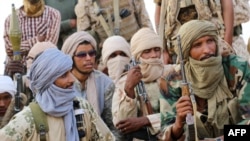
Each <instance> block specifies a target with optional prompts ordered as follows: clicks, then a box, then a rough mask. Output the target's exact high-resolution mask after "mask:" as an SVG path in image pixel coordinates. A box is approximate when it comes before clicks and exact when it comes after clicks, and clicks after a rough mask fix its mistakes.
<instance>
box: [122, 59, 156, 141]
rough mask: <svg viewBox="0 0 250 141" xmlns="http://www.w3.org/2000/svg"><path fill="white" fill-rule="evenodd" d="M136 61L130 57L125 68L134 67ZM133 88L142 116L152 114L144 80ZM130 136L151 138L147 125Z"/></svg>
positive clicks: (144, 138)
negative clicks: (129, 61) (128, 63)
mask: <svg viewBox="0 0 250 141" xmlns="http://www.w3.org/2000/svg"><path fill="white" fill-rule="evenodd" d="M138 63H139V62H136V61H135V59H134V57H132V59H131V63H130V65H127V66H126V69H127V70H129V69H130V67H134V66H136V65H138ZM135 89H136V93H137V95H138V97H137V98H138V101H139V103H140V109H141V114H142V116H147V115H150V114H153V108H152V105H151V103H150V101H149V99H148V96H147V92H146V89H145V85H144V82H143V81H141V80H140V82H139V83H138V84H137V85H136V87H135ZM144 129H145V130H144ZM131 136H133V137H135V138H137V139H143V140H151V138H153V136H152V135H151V133H150V131H149V129H148V127H146V128H143V129H140V130H138V131H135V132H134V133H133V134H132V135H131Z"/></svg>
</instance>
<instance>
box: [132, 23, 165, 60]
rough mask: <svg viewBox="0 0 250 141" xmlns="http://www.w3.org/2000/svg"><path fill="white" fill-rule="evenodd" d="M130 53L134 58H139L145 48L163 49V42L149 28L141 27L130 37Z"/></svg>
mask: <svg viewBox="0 0 250 141" xmlns="http://www.w3.org/2000/svg"><path fill="white" fill-rule="evenodd" d="M130 44H131V48H130V50H131V53H132V56H133V57H135V59H136V60H139V58H140V55H141V53H142V52H143V51H144V50H146V49H151V48H154V47H160V48H161V49H162V50H163V44H162V41H161V39H160V36H159V35H157V34H156V33H155V32H154V31H153V30H152V29H150V28H146V27H145V28H141V29H140V30H138V31H137V32H136V33H135V34H134V35H133V36H132V38H131V41H130Z"/></svg>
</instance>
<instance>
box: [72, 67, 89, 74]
mask: <svg viewBox="0 0 250 141" xmlns="http://www.w3.org/2000/svg"><path fill="white" fill-rule="evenodd" d="M73 68H74V69H75V70H76V71H77V72H79V73H80V74H82V75H90V74H91V73H92V72H93V69H92V70H81V69H80V68H79V67H77V66H76V65H73Z"/></svg>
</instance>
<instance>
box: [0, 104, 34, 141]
mask: <svg viewBox="0 0 250 141" xmlns="http://www.w3.org/2000/svg"><path fill="white" fill-rule="evenodd" d="M34 132H35V126H34V120H33V116H32V113H31V111H29V110H28V108H27V107H26V109H23V110H22V111H21V112H19V113H18V114H16V115H15V116H14V117H13V118H12V119H11V120H10V121H9V123H8V124H7V125H6V126H4V127H3V128H2V129H0V138H1V140H4V141H16V140H28V138H29V137H30V136H32V134H33V133H34Z"/></svg>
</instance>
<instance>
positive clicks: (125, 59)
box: [102, 36, 131, 81]
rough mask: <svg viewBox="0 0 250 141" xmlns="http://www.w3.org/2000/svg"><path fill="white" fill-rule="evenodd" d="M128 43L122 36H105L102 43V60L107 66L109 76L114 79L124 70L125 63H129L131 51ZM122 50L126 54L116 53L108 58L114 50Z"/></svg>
mask: <svg viewBox="0 0 250 141" xmlns="http://www.w3.org/2000/svg"><path fill="white" fill-rule="evenodd" d="M129 48H130V45H129V43H128V42H127V41H126V39H125V38H123V37H122V36H111V37H109V38H107V39H106V40H105V41H104V43H103V48H102V60H103V63H104V65H105V66H107V68H108V75H109V77H110V78H111V79H112V80H114V81H116V80H117V79H118V78H119V77H120V76H121V74H122V73H123V72H124V70H125V65H127V64H129V61H130V58H131V53H130V49H129ZM116 51H122V52H124V53H125V54H126V55H127V56H120V55H117V56H116V57H114V58H110V59H108V58H109V56H110V55H111V54H112V53H114V52H116Z"/></svg>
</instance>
